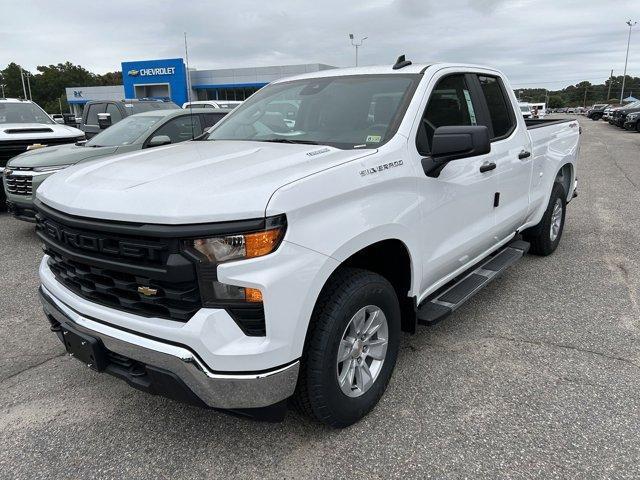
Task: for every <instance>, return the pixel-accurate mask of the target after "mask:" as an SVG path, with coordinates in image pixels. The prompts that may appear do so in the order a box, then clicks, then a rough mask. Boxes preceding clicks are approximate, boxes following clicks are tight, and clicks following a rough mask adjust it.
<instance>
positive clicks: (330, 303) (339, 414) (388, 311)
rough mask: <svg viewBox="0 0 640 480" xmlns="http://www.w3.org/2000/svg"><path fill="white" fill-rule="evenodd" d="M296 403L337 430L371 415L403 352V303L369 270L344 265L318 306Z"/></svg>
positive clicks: (312, 324)
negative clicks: (401, 328) (401, 314)
mask: <svg viewBox="0 0 640 480" xmlns="http://www.w3.org/2000/svg"><path fill="white" fill-rule="evenodd" d="M309 329H310V331H309V335H308V339H307V345H306V346H305V352H304V354H303V357H302V361H301V369H300V376H299V379H298V386H297V388H296V393H295V396H294V403H295V405H296V406H297V407H298V409H299V410H301V411H302V412H303V413H305V414H307V415H309V416H310V417H312V418H314V419H316V420H318V421H320V422H323V423H325V424H327V425H330V426H332V427H336V428H342V427H347V426H349V425H351V424H353V423H355V422H357V421H358V420H360V419H361V418H362V417H364V416H365V415H366V414H367V413H369V412H370V411H371V410H372V409H373V408H374V407H375V406H376V404H377V403H378V401H379V400H380V397H382V394H383V393H384V391H385V389H386V387H387V384H388V382H389V379H390V378H391V374H392V372H393V368H394V366H395V363H396V358H397V356H398V349H399V345H400V306H399V304H398V298H397V296H396V293H395V291H394V289H393V287H392V285H391V284H390V283H389V282H388V281H387V280H386V279H385V278H384V277H381V276H380V275H377V274H375V273H373V272H369V271H367V270H360V269H354V268H344V269H342V270H339V271H338V272H336V274H334V275H333V277H332V278H331V279H330V280H329V283H328V284H327V285H326V286H325V289H324V290H323V292H322V294H321V296H320V298H319V299H318V303H317V304H316V307H315V309H314V313H313V318H312V320H311V325H310V326H309Z"/></svg>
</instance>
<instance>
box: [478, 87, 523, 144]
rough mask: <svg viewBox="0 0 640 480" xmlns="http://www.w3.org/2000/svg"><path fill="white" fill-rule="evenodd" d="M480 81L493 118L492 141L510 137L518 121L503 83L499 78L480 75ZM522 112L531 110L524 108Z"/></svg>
mask: <svg viewBox="0 0 640 480" xmlns="http://www.w3.org/2000/svg"><path fill="white" fill-rule="evenodd" d="M478 80H479V81H480V87H481V89H482V93H483V94H484V98H485V100H486V102H487V107H488V109H489V116H490V117H491V126H492V128H493V136H492V140H499V139H501V138H504V137H507V136H509V135H510V134H511V132H512V131H513V130H514V128H515V126H516V121H515V118H514V117H513V114H512V109H511V101H510V100H509V97H507V95H506V93H505V91H504V88H503V86H502V82H500V79H499V78H498V77H490V76H485V75H478ZM521 110H522V111H523V112H528V110H529V109H528V108H526V107H522V108H521Z"/></svg>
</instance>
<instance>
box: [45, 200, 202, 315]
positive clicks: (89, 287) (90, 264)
mask: <svg viewBox="0 0 640 480" xmlns="http://www.w3.org/2000/svg"><path fill="white" fill-rule="evenodd" d="M51 212H52V213H53V214H54V216H53V217H51V216H49V215H48V213H49V209H47V210H46V212H45V211H43V210H40V209H39V211H38V213H37V215H36V231H37V234H38V236H39V237H40V239H41V240H42V241H43V242H44V245H45V247H44V251H45V253H46V254H47V255H48V256H49V260H48V265H49V268H50V269H51V272H52V273H53V274H54V276H55V278H56V280H57V281H58V282H60V283H61V284H62V285H64V286H65V287H66V288H67V289H68V290H70V291H72V292H73V293H75V294H76V295H78V296H80V297H82V298H85V299H87V300H89V301H91V302H94V303H98V304H101V305H104V306H107V307H111V308H115V309H118V310H123V311H126V312H130V313H133V314H135V315H141V316H146V317H159V318H166V319H170V320H176V321H180V322H186V321H188V320H189V319H190V318H191V317H192V316H193V315H194V314H195V313H196V312H197V311H198V309H199V308H201V306H202V300H201V297H200V290H199V287H198V280H197V274H196V268H195V264H194V263H193V262H192V260H191V259H190V258H188V257H187V256H185V253H184V252H183V251H182V250H181V247H180V245H181V243H180V240H179V239H177V238H175V239H173V238H170V239H166V238H158V237H154V236H146V235H144V234H140V235H133V234H128V233H126V234H125V233H120V232H119V231H118V228H117V226H116V224H114V222H106V221H94V220H84V219H81V218H80V217H73V216H70V215H67V214H62V213H61V212H55V211H53V210H51ZM67 222H68V223H67Z"/></svg>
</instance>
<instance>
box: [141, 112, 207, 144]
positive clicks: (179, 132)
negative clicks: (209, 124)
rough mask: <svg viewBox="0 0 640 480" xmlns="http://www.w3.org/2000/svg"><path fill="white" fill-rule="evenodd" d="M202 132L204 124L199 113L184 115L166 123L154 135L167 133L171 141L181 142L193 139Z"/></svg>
mask: <svg viewBox="0 0 640 480" xmlns="http://www.w3.org/2000/svg"><path fill="white" fill-rule="evenodd" d="M192 122H193V124H192ZM192 125H193V129H192ZM201 133H202V125H201V123H200V117H199V116H198V115H193V116H191V115H183V116H181V117H177V118H174V119H172V120H170V121H168V122H167V123H165V124H164V125H163V126H162V127H160V128H159V129H158V130H156V132H155V133H154V134H153V137H156V136H158V135H166V136H168V137H169V138H170V139H171V143H179V142H184V141H185V140H191V139H192V138H193V137H197V136H198V135H200V134H201Z"/></svg>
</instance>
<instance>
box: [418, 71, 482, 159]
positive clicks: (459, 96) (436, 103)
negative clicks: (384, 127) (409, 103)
mask: <svg viewBox="0 0 640 480" xmlns="http://www.w3.org/2000/svg"><path fill="white" fill-rule="evenodd" d="M460 125H477V120H476V112H475V108H474V107H473V102H472V100H471V93H470V91H469V87H468V86H467V83H466V80H465V78H464V74H460V75H451V76H448V77H445V78H443V79H442V80H440V82H438V84H437V85H436V87H435V89H434V90H433V92H432V93H431V96H430V97H429V102H428V103H427V108H426V109H425V111H424V115H423V116H422V120H421V122H420V127H419V129H418V137H417V139H416V144H417V147H418V151H419V152H421V153H425V154H426V153H427V152H429V151H430V150H431V142H432V140H433V134H434V132H435V131H436V128H438V127H445V126H460Z"/></svg>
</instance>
